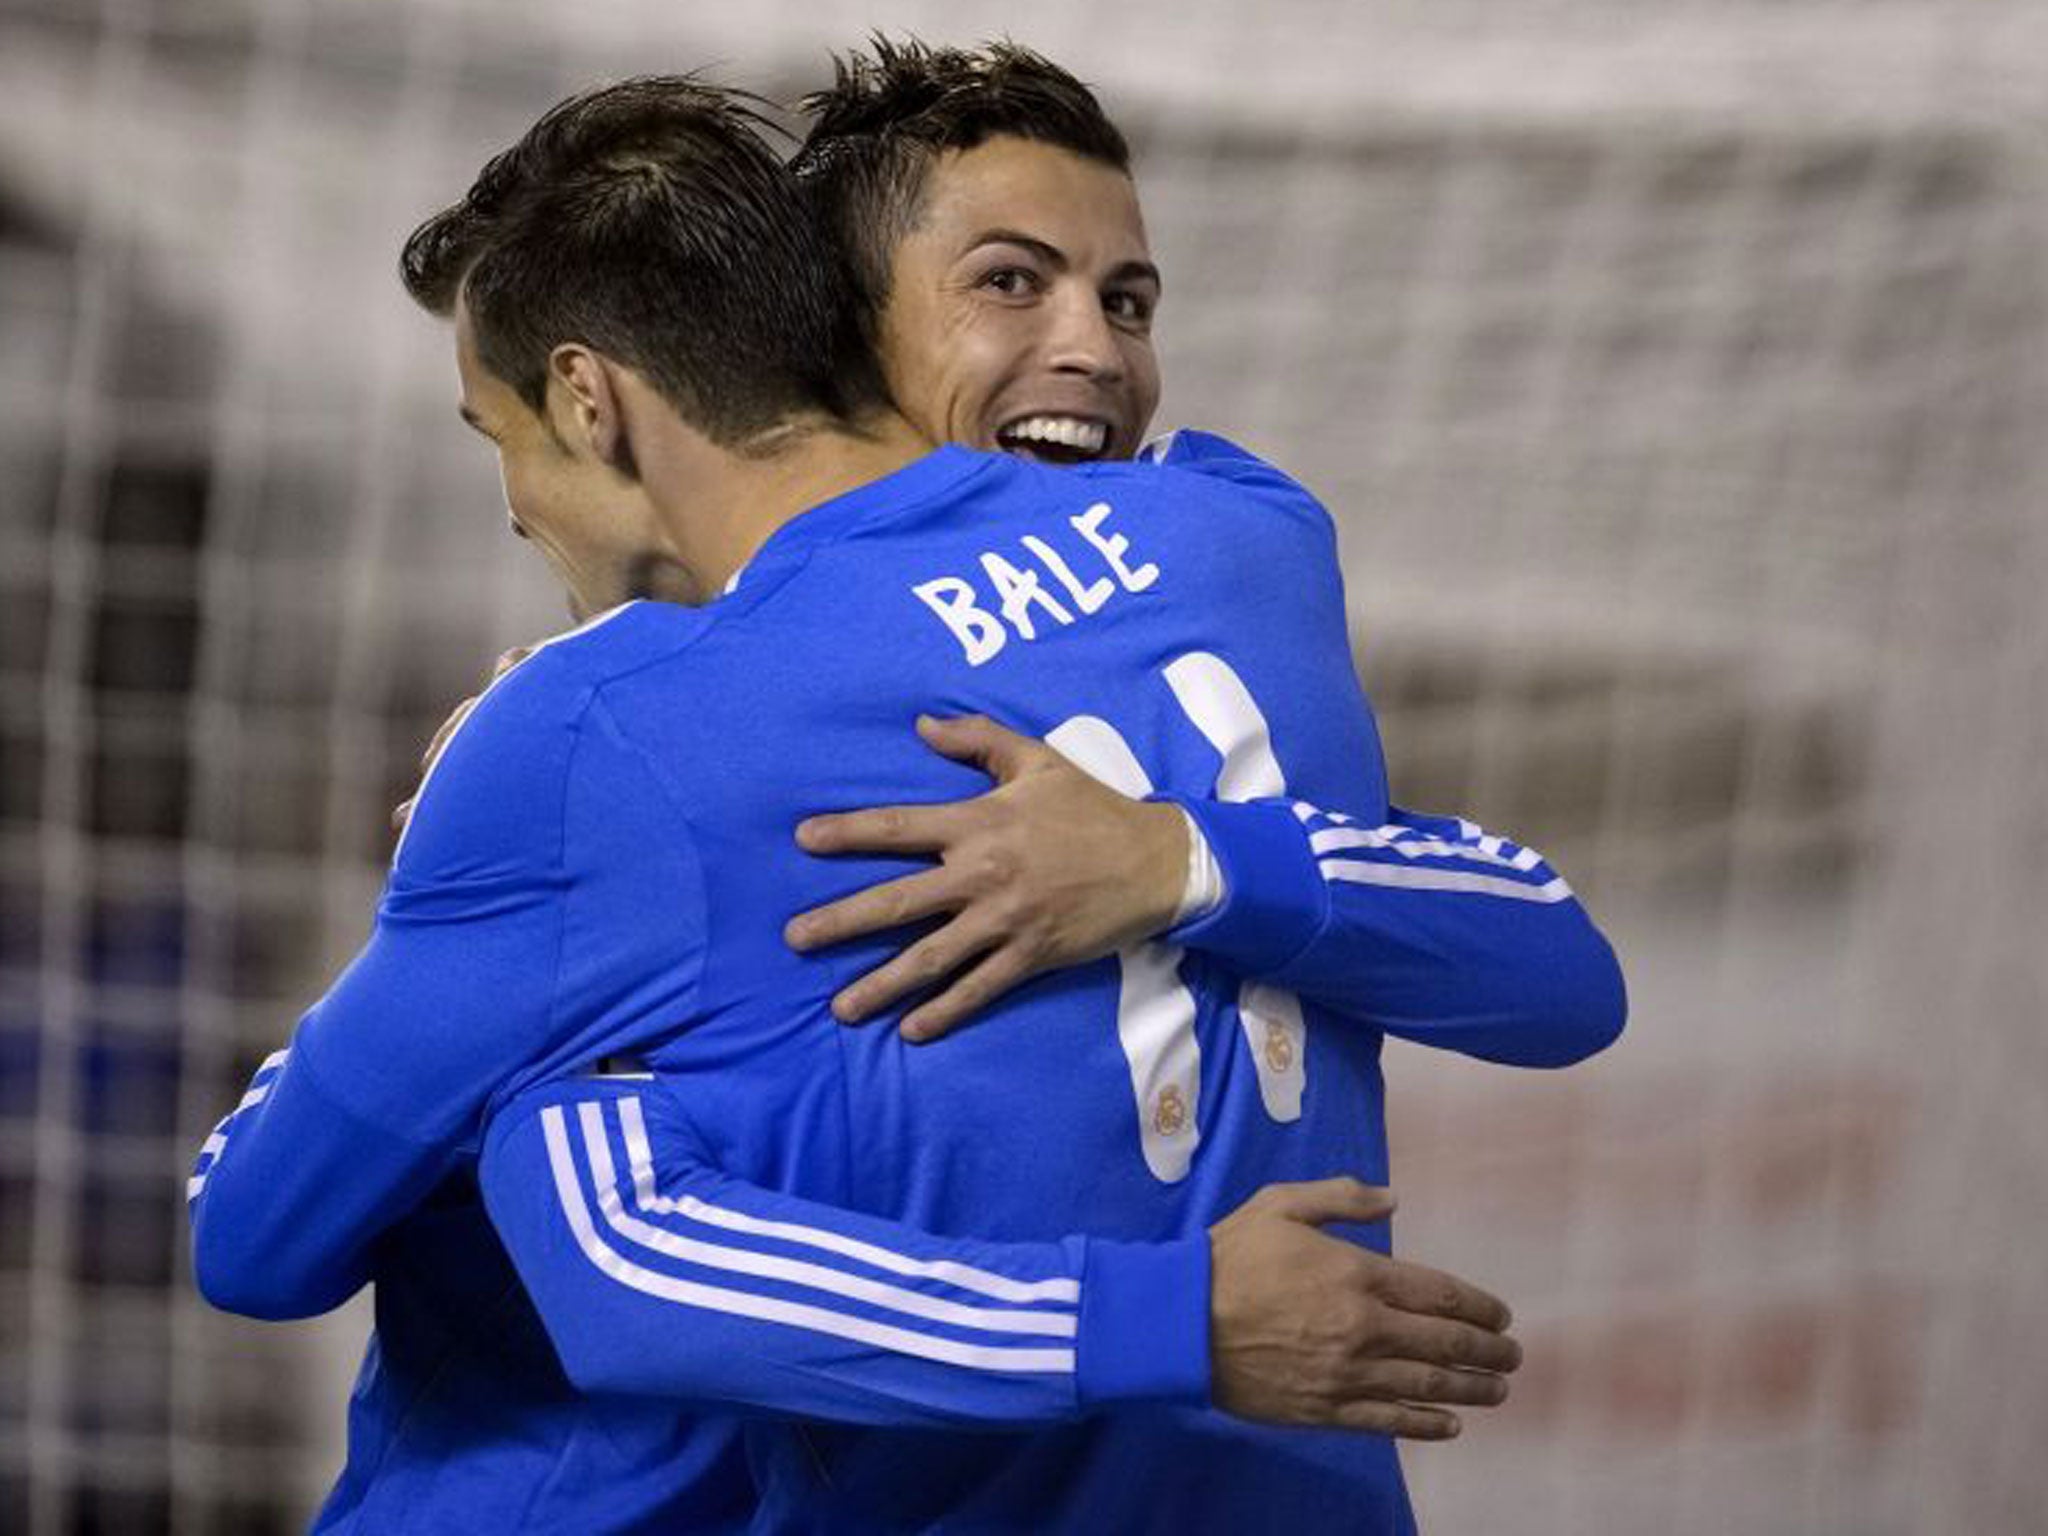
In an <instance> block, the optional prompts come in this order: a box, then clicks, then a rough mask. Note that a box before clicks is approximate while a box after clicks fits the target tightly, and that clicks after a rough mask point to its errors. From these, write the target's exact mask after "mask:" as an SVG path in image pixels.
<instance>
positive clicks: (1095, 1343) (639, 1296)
mask: <svg viewBox="0 0 2048 1536" xmlns="http://www.w3.org/2000/svg"><path fill="white" fill-rule="evenodd" d="M665 1102H666V1101H665V1098H664V1096H663V1094H662V1093H661V1092H659V1091H650V1090H649V1089H648V1088H647V1087H646V1085H642V1084H635V1083H620V1082H616V1081H606V1080H583V1081H579V1082H572V1083H563V1084H557V1085H553V1086H551V1087H549V1088H547V1089H541V1090H536V1091H535V1092H533V1093H531V1094H528V1095H524V1096H522V1097H521V1098H520V1099H519V1100H518V1101H516V1102H515V1103H514V1104H513V1105H511V1106H510V1107H508V1109H507V1110H505V1111H504V1112H502V1113H500V1114H499V1115H498V1116H497V1117H496V1118H495V1119H494V1121H493V1124H492V1127H491V1129H490V1132H489V1134H488V1137H487V1139H486V1142H485V1149H484V1156H483V1164H482V1180H483V1189H484V1198H485V1202H486V1204H487V1206H488V1208H489V1210H490V1212H491V1217H492V1220H493V1221H494V1223H495V1224H496V1225H497V1228H498V1231H499V1233H500V1236H501V1237H502V1238H503V1239H504V1241H505V1244H506V1247H507V1249H508V1251H509V1252H510V1253H511V1255H512V1258H513V1262H514V1264H515V1265H516V1266H517V1267H518V1269H519V1272H520V1276H521V1278H522V1280H523V1281H524V1282H525V1284H526V1286H527V1289H528V1291H529V1292H530V1294H531V1295H532V1297H533V1299H534V1301H535V1303H536V1304H537V1306H538V1309H539V1311H540V1314H541V1317H542V1320H543V1322H544V1323H545V1324H546V1326H547V1328H548V1331H549V1334H550V1336H551V1337H552V1338H553V1340H554V1342H555V1346H556V1349H557V1352H558V1353H559V1354H560V1356H561V1358H562V1362H563V1365H564V1367H565V1368H566V1370H567V1371H568V1374H569V1376H570V1379H571V1380H572V1381H574V1382H575V1383H576V1384H577V1385H578V1386H579V1387H581V1388H583V1389H584V1390H586V1391H593V1392H624V1393H633V1394H641V1395H651V1396H658V1397H666V1398H674V1399H677V1400H680V1401H685V1402H690V1403H694V1404H699V1405H723V1406H736V1407H744V1408H749V1409H755V1410H766V1411H770V1412H777V1413H786V1414H791V1415H797V1416H802V1417H807V1418H820V1419H831V1420H838V1421H844V1422H855V1423H868V1424H900V1425H920V1424H922V1425H941V1424H947V1425H961V1424H982V1425H991V1426H993V1425H1020V1424H1031V1423H1040V1422H1046V1421H1050V1420H1057V1419H1062V1418H1069V1417H1072V1416H1074V1415H1076V1414H1079V1413H1082V1412H1085V1411H1088V1410H1089V1409H1092V1408H1097V1407H1106V1406H1112V1405H1115V1404H1118V1403H1129V1402H1136V1401H1182V1402H1201V1401H1203V1400H1205V1397H1206V1393H1207V1388H1208V1335H1207V1327H1208V1293H1209V1272H1208V1245H1207V1241H1206V1239H1205V1238H1201V1237H1197V1238H1192V1239H1188V1240H1186V1241H1183V1242H1175V1243H1163V1244H1123V1243H1110V1242H1103V1241H1097V1240H1088V1239H1082V1238H1068V1239H1066V1240H1064V1241H1061V1242H1018V1243H997V1242H983V1241H975V1240H969V1239H960V1238H952V1237H942V1236H938V1235H935V1234H932V1233H928V1232H924V1231H920V1230H917V1229H915V1228H912V1227H909V1226H907V1225H905V1224H902V1223H899V1222H893V1221H888V1220H884V1219H881V1218H878V1217H874V1216H869V1215H865V1214H859V1213H854V1212H850V1211H846V1210H842V1209H837V1208H833V1207H830V1206H827V1205H824V1204H821V1203H819V1202H815V1201H809V1200H803V1199H799V1198H796V1197H793V1196H790V1195H785V1194H781V1193H778V1192H775V1191H772V1190H766V1189H763V1188H761V1187H759V1186H757V1185H752V1184H748V1183H746V1182H745V1181H742V1180H738V1179H734V1178H731V1177H728V1176H726V1175H724V1174H723V1173H721V1172H719V1171H718V1170H716V1169H713V1168H711V1167H709V1166H707V1165H705V1164H704V1163H703V1162H702V1161H701V1160H700V1159H698V1158H697V1157H695V1156H694V1155H693V1153H692V1151H691V1150H690V1142H691V1138H689V1137H688V1136H686V1135H683V1134H680V1133H678V1132H677V1131H676V1130H675V1129H674V1121H673V1117H672V1114H671V1113H670V1111H669V1110H668V1109H666V1108H665Z"/></svg>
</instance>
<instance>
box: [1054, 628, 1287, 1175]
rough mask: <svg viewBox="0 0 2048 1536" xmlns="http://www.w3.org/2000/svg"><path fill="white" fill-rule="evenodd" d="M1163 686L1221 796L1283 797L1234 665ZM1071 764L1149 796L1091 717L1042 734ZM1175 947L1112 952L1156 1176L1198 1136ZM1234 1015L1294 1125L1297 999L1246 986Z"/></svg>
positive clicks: (1108, 733) (1197, 1056) (1205, 662)
mask: <svg viewBox="0 0 2048 1536" xmlns="http://www.w3.org/2000/svg"><path fill="white" fill-rule="evenodd" d="M1166 683H1167V686H1168V687H1169V688H1171V689H1172V690H1173V696H1174V699H1175V701H1176V702H1178V703H1179V705H1180V707H1181V712H1182V713H1183V714H1185V715H1186V716H1187V717H1188V720H1189V722H1190V723H1191V724H1192V725H1193V726H1194V727H1195V729H1196V730H1198V731H1200V732H1201V733H1202V735H1203V736H1204V737H1205V738H1206V739H1207V740H1208V742H1209V745H1210V746H1212V747H1214V748H1215V749H1216V751H1217V753H1218V754H1219V755H1220V756H1221V757H1222V759H1223V767H1222V768H1221V770H1220V771H1219V772H1218V773H1217V775H1216V798H1217V799H1219V800H1255V799H1263V798H1266V797H1268V796H1277V795H1284V794H1286V793H1287V780H1286V776H1285V775H1284V774H1283V773H1281V771H1280V764H1279V762H1278V761H1277V760H1276V759H1275V758H1274V756H1273V740H1272V733H1271V732H1270V731H1269V730H1268V729H1267V727H1266V716H1265V714H1264V712H1263V711H1261V710H1260V708H1259V706H1258V702H1257V701H1256V700H1255V699H1253V698H1252V695H1251V690H1250V689H1248V688H1246V687H1245V685H1244V679H1243V678H1241V677H1239V676H1238V675H1237V673H1236V672H1235V671H1234V670H1233V669H1232V668H1231V666H1230V664H1229V663H1228V662H1226V661H1225V660H1224V659H1223V658H1222V657H1220V656H1214V655H1211V654H1210V653H1209V652H1207V651H1190V652H1189V653H1188V654H1187V655H1185V656H1181V657H1179V658H1177V659H1175V660H1174V661H1173V662H1171V663H1169V664H1168V666H1167V668H1166ZM1045 739H1046V741H1047V743H1048V744H1050V745H1051V746H1052V747H1053V748H1054V749H1055V750H1057V751H1058V752H1059V753H1060V755H1061V756H1063V757H1065V758H1066V759H1067V760H1068V761H1069V762H1071V763H1073V764H1074V766H1075V767H1077V768H1079V769H1081V770H1082V771H1083V772H1085V773H1088V774H1090V775H1091V776H1093V777H1094V778H1096V779H1097V780H1099V781H1100V782H1102V783H1104V784H1107V785H1108V786H1109V787H1110V788H1111V789H1114V790H1116V791H1118V792H1119V793H1121V794H1125V795H1129V796H1130V797H1131V798H1133V799H1141V798H1143V797H1144V796H1146V795H1149V794H1151V793H1152V790H1153V783H1152V777H1151V775H1150V774H1148V773H1147V772H1146V771H1145V769H1144V766H1143V765H1142V764H1140V763H1139V761H1138V758H1137V755H1136V754H1135V753H1134V752H1132V751H1131V746H1130V743H1129V742H1128V741H1126V740H1125V739H1124V737H1123V735H1122V733H1121V732H1119V731H1118V730H1117V728H1116V727H1115V726H1113V725H1111V724H1110V723H1109V722H1108V721H1107V720H1104V719H1102V718H1100V717H1099V716H1096V715H1075V716H1073V717H1072V718H1071V719H1068V720H1064V721H1062V722H1061V723H1060V724H1059V725H1058V726H1057V727H1055V728H1054V729H1053V730H1052V731H1050V732H1048V733H1047V734H1046V738H1045ZM1180 957H1181V951H1180V949H1179V948H1178V947H1177V946H1175V945H1172V944H1139V945H1134V946H1133V947H1131V948H1129V949H1126V950H1124V951H1123V952H1122V953H1121V954H1120V955H1118V957H1117V962H1118V966H1119V969H1120V978H1119V982H1118V994H1117V1009H1116V1029H1117V1039H1118V1041H1119V1042H1120V1043H1121V1044H1122V1046H1123V1051H1124V1060H1125V1062H1127V1063H1128V1064H1129V1066H1130V1070H1131V1093H1132V1095H1133V1096H1134V1097H1135V1098H1136V1100H1137V1106H1138V1128H1139V1134H1140V1136H1141V1138H1142V1139H1143V1143H1144V1149H1145V1166H1146V1167H1148V1168H1150V1169H1151V1170H1152V1173H1153V1175H1154V1176H1155V1177H1156V1178H1159V1179H1161V1180H1163V1181H1164V1182H1166V1183H1169V1184H1171V1183H1176V1182H1178V1181H1179V1180H1181V1179H1184V1178H1186V1177H1187V1172H1188V1166H1189V1164H1190V1163H1191V1162H1192V1161H1193V1159H1194V1155H1195V1148H1196V1146H1197V1145H1199V1144H1200V1141H1201V1131H1200V1129H1199V1127H1198V1125H1197V1122H1196V1111H1197V1110H1198V1109H1199V1107H1200V1105H1201V1094H1202V1047H1201V1042H1200V1041H1199V1040H1197V1039H1196V1038H1195V998H1194V994H1193V993H1192V992H1190V991H1189V990H1188V988H1187V987H1185V986H1184V985H1182V983H1181V979H1180ZM1237 1011H1238V1018H1239V1020H1240V1022H1241V1023H1242V1024H1243V1026H1244V1036H1245V1043H1246V1045H1248V1046H1249V1047H1250V1048H1251V1053H1252V1061H1253V1062H1254V1064H1255V1065H1256V1066H1257V1069H1258V1076H1259V1097H1260V1098H1261V1099H1262V1100H1263V1101H1264V1103H1265V1106H1266V1113H1267V1114H1268V1115H1270V1116H1271V1117H1272V1118H1273V1119H1275V1120H1277V1121H1283V1122H1284V1121H1290V1120H1298V1119H1300V1118H1301V1093H1302V1088H1303V1087H1304V1085H1305V1084H1306V1082H1307V1077H1306V1061H1307V1052H1306V1050H1305V1046H1306V1044H1307V1041H1306V1039H1305V1030H1304V1026H1303V1024H1302V1018H1301V1003H1300V1001H1299V1000H1298V999H1297V998H1296V997H1295V996H1294V994H1293V993H1291V992H1283V991H1281V990H1280V989H1279V988H1278V987H1269V986H1266V985H1264V984H1263V983H1261V982H1254V981H1248V982H1246V983H1245V984H1244V985H1243V986H1242V987H1241V988H1240V989H1239V991H1238V997H1237Z"/></svg>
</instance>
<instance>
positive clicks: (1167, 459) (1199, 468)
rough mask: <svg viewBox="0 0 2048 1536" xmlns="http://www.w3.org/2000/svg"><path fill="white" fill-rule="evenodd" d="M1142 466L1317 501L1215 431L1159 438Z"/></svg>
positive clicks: (1186, 430) (1143, 451) (1142, 452)
mask: <svg viewBox="0 0 2048 1536" xmlns="http://www.w3.org/2000/svg"><path fill="white" fill-rule="evenodd" d="M1134 462H1136V463H1138V464H1140V465H1150V466H1153V467H1155V468H1159V469H1169V470H1177V471H1181V472H1184V473H1187V474H1192V475H1202V476H1206V477H1208V478H1210V479H1212V480H1226V481H1229V482H1231V483H1232V484H1236V485H1242V486H1246V487H1249V488H1252V489H1255V490H1261V491H1265V492H1267V493H1269V494H1274V495H1281V496H1290V497H1295V498H1299V499H1301V500H1304V501H1309V502H1313V501H1314V500H1315V498H1314V497H1313V496H1311V495H1310V494H1309V492H1308V491H1307V490H1306V489H1305V488H1304V487H1303V486H1302V484H1301V482H1300V481H1298V480H1296V479H1295V478H1294V477H1293V476H1292V475H1290V474H1288V473H1287V472H1286V471H1285V470H1283V469H1281V468H1280V467H1279V466H1278V465H1276V464H1273V463H1272V462H1270V461H1269V460H1266V459H1263V458H1260V457H1259V455H1257V454H1256V453H1253V452H1252V451H1251V449H1249V448H1247V447H1245V446H1244V445H1243V444H1241V443H1236V442H1233V441H1231V440H1230V439H1229V438H1227V437H1223V436H1221V435H1219V434H1218V433H1215V432H1203V431H1201V430H1199V429H1197V428H1195V427H1182V428H1180V429H1178V430H1177V431H1173V432H1168V433H1166V434H1164V435H1163V436H1160V437H1155V438H1153V439H1152V441H1151V442H1149V443H1147V444H1146V445H1145V446H1144V447H1143V448H1140V449H1139V450H1138V456H1137V459H1136V460H1135V461H1134Z"/></svg>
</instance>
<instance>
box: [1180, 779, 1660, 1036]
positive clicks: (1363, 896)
mask: <svg viewBox="0 0 2048 1536" xmlns="http://www.w3.org/2000/svg"><path fill="white" fill-rule="evenodd" d="M1179 803H1181V804H1182V805H1183V806H1184V807H1185V809H1186V810H1187V811H1188V812H1189V814H1190V815H1191V816H1192V817H1193V818H1194V820H1195V821H1196V823H1197V825H1198V826H1199V827H1200V828H1201V830H1202V833H1203V836H1204V838H1205V839H1206V841H1207V842H1208V844H1209V846H1210V848H1211V850H1212V852H1213V854H1214V856H1215V858H1216V860H1217V863H1218V866H1219V868H1220V869H1221V872H1222V876H1223V885H1224V889H1225V895H1224V898H1223V900H1222V901H1221V903H1220V904H1218V905H1217V906H1216V907H1215V908H1213V909H1212V910H1210V911H1209V912H1208V913H1206V914H1205V915H1204V916H1201V917H1199V918H1197V919H1196V920H1194V921H1193V922H1190V923H1187V924H1184V925H1183V926H1181V927H1180V928H1177V929H1175V930H1173V931H1172V932H1170V933H1169V934H1168V935H1167V936H1166V937H1167V938H1169V939H1170V940H1171V941H1172V942H1174V943H1177V944H1181V945H1183V946H1185V947H1187V948H1189V949H1192V950H1197V951H1200V952H1203V953H1207V954H1210V955H1212V956H1214V957H1215V958H1217V959H1219V960H1221V961H1223V962H1224V963H1225V964H1227V965H1229V966H1231V967H1232V968H1233V969H1235V970H1237V971H1239V972H1240V973H1241V974H1243V975H1245V976H1246V977H1248V978H1251V979H1253V980H1255V981H1258V982H1263V983H1266V984H1268V985H1270V986H1273V987H1277V988H1281V989H1285V990H1287V991H1290V992H1294V993H1298V994H1299V995H1301V996H1302V997H1305V998H1308V999H1310V1000H1312V1001H1313V1002H1315V1003H1317V1004H1318V1005H1320V1006H1321V1007H1323V1008H1325V1009H1327V1010H1329V1011H1331V1012H1334V1013H1337V1014H1339V1015H1342V1016H1344V1017H1348V1018H1352V1019H1356V1020H1358V1021H1359V1022H1361V1023H1364V1024H1368V1025H1370V1026H1371V1027H1373V1028H1376V1029H1379V1030H1382V1031H1384V1032H1385V1033H1387V1034H1391V1035H1396V1036H1400V1037H1402V1038H1405V1039H1410V1040H1415V1041H1418V1042H1420V1043H1423V1044H1429V1045H1438V1046H1443V1047H1446V1048H1448V1049H1451V1050H1456V1051H1461V1052H1463V1053H1465V1054H1467V1055H1472V1056H1479V1057H1483V1058H1485V1059H1487V1060H1491V1061H1501V1062H1507V1063H1511V1064H1515V1065H1522V1066H1562V1065H1565V1064H1567V1063H1569V1062H1572V1061H1577V1060H1579V1059H1580V1058H1582V1057H1584V1056H1587V1055H1590V1054H1592V1053H1593V1052H1594V1051H1597V1050H1599V1049H1601V1048H1602V1047H1603V1046H1605V1045H1607V1044H1608V1043H1609V1042H1611V1041H1612V1040H1613V1039H1614V1037H1615V1036H1616V1035H1617V1034H1618V1033H1619V1032H1620V1029H1621V1026H1622V1022H1623V1019H1624V1017H1625V1014H1626V996H1625V992H1624V990H1623V985H1622V979H1621V971H1620V967H1619V965H1618V964H1617V963H1616V961H1615V958H1614V952H1613V950H1612V949H1611V948H1610V947H1609V945H1608V943H1607V941H1606V940H1605V939H1604V938H1603V937H1602V936H1601V934H1600V932H1599V930H1598V929H1597V928H1596V927H1595V926H1594V925H1593V922H1592V919H1591V918H1590V917H1589V916H1588V915H1587V913H1586V910H1585V908H1584V906H1583V905H1582V904H1581V903H1580V902H1579V900H1578V898H1577V897H1576V896H1575V895H1574V894H1573V893H1572V890H1571V888H1570V886H1569V885H1567V884H1566V883H1565V881H1564V880H1563V879H1562V878H1561V877H1560V876H1559V875H1558V874H1557V873H1556V871H1554V870H1553V869H1551V868H1550V866H1549V865H1548V864H1546V863H1545V862H1544V861H1543V860H1542V858H1541V857H1540V856H1538V855H1537V854H1536V853H1535V852H1534V851H1533V850H1528V849H1523V848H1519V847H1517V846H1516V845H1514V844H1512V843H1508V842H1505V841H1504V840H1502V839H1500V838H1496V837H1493V836H1491V835H1489V834H1487V833H1485V832H1483V831H1482V830H1481V829H1479V828H1477V827H1475V826H1472V825H1471V824H1470V823H1468V822H1459V821H1455V820H1451V819H1448V818H1441V817H1426V816H1417V815H1413V814H1411V813H1407V812H1402V811H1398V810H1396V811H1392V812H1390V813H1389V817H1388V820H1387V821H1386V822H1385V823H1384V824H1381V825H1377V826H1371V827H1367V826H1361V825H1359V824H1358V823H1356V822H1354V821H1352V820H1351V819H1350V818H1348V817H1345V816H1343V815H1341V814H1332V813H1325V812H1323V811H1320V810H1317V809H1316V808H1314V807H1310V806H1307V805H1304V804H1301V803H1300V802H1287V801H1272V800H1267V801H1257V802H1249V803H1240V804H1223V803H1219V802H1216V801H1201V800H1189V801H1184V802H1179Z"/></svg>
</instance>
